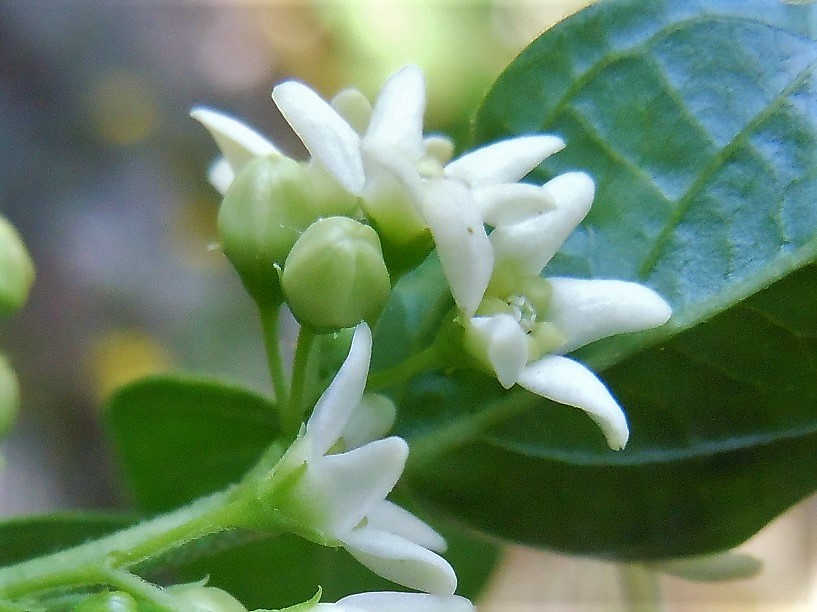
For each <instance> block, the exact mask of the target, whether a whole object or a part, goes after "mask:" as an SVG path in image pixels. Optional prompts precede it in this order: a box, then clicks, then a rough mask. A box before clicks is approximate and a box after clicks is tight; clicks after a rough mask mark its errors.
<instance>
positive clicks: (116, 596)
mask: <svg viewBox="0 0 817 612" xmlns="http://www.w3.org/2000/svg"><path fill="white" fill-rule="evenodd" d="M73 609H74V610H75V612H136V611H137V610H138V609H139V606H138V604H137V603H136V600H135V599H134V598H133V597H132V596H131V595H129V594H128V593H125V592H123V591H105V592H103V593H97V594H96V595H91V596H90V597H88V598H87V599H84V600H82V601H81V602H80V603H78V604H77V605H76V606H75V607H74V608H73Z"/></svg>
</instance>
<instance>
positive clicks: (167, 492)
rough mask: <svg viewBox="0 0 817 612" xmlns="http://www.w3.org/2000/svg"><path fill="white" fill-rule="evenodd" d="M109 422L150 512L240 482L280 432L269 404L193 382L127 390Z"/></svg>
mask: <svg viewBox="0 0 817 612" xmlns="http://www.w3.org/2000/svg"><path fill="white" fill-rule="evenodd" d="M105 416H106V417H107V421H108V425H109V428H110V431H111V434H112V436H113V441H114V446H115V448H116V451H117V454H118V456H119V463H120V467H121V470H122V474H123V477H124V479H125V481H126V484H127V485H128V486H129V488H130V489H131V491H132V492H133V494H134V495H135V497H136V501H137V503H138V504H139V506H140V508H141V509H142V510H144V511H147V512H150V513H154V512H162V511H167V510H171V509H173V508H176V507H177V506H180V505H182V504H185V503H187V502H190V501H192V500H194V499H196V498H198V497H201V496H202V495H206V494H207V493H212V492H214V491H218V490H220V489H223V488H224V487H225V486H227V485H229V484H231V483H233V482H236V481H238V480H239V479H240V478H241V477H242V476H243V475H244V474H245V472H246V471H247V470H249V468H250V467H252V465H253V464H254V463H255V462H256V460H257V459H258V458H259V457H260V455H261V453H262V452H263V451H264V450H265V449H266V448H267V447H268V446H269V445H270V444H271V443H272V442H273V441H274V440H275V438H276V437H277V436H278V433H279V431H278V421H277V416H276V413H275V406H274V405H273V403H272V402H271V401H270V400H269V399H267V398H265V397H262V396H260V395H256V394H255V393H252V392H250V391H246V390H244V389H240V388H237V387H229V386H225V385H223V384H221V383H217V382H213V381H206V380H195V379H190V378H179V377H150V378H145V379H143V380H140V381H137V382H135V383H132V384H130V385H128V386H126V387H123V388H122V389H120V390H119V391H117V393H115V394H114V395H113V396H112V397H111V399H110V401H109V404H108V407H107V410H106V413H105Z"/></svg>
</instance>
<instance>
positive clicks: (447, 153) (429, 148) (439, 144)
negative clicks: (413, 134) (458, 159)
mask: <svg viewBox="0 0 817 612" xmlns="http://www.w3.org/2000/svg"><path fill="white" fill-rule="evenodd" d="M423 148H424V149H425V152H426V155H430V156H431V157H433V158H434V159H436V160H437V161H438V162H440V163H441V164H443V165H445V164H447V163H448V161H449V160H450V159H451V156H452V155H454V143H453V142H452V140H451V139H450V138H448V137H447V136H437V135H434V136H426V137H425V138H423Z"/></svg>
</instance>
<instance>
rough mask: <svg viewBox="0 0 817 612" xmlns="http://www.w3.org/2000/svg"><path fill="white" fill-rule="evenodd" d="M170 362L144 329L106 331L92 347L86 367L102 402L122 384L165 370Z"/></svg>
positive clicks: (168, 356) (169, 365)
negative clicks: (87, 366) (141, 330)
mask: <svg viewBox="0 0 817 612" xmlns="http://www.w3.org/2000/svg"><path fill="white" fill-rule="evenodd" d="M172 364H173V360H172V359H171V357H170V355H169V354H168V353H167V351H165V349H164V348H163V347H162V346H161V345H160V344H159V343H158V342H156V341H155V340H153V339H152V338H150V337H149V336H147V335H146V334H145V333H143V332H140V331H136V330H118V331H112V332H108V333H107V334H105V335H104V336H102V337H101V338H99V340H97V341H96V343H95V344H94V346H93V347H92V349H91V357H90V362H89V369H90V372H91V380H92V381H93V385H94V388H93V392H94V395H95V396H96V397H97V399H98V400H99V401H100V402H101V401H102V400H104V399H105V398H107V397H108V396H109V395H110V394H111V393H112V392H113V391H115V390H116V389H118V388H119V387H121V386H122V385H124V384H126V383H129V382H132V381H134V380H137V379H139V378H143V377H144V376H148V375H150V374H158V373H160V372H165V371H167V370H169V369H170V368H171V366H172Z"/></svg>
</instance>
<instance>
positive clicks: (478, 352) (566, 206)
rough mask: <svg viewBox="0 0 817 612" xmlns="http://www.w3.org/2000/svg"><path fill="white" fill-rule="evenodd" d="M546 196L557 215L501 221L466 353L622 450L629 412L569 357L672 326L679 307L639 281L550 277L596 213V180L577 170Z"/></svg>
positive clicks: (466, 320)
mask: <svg viewBox="0 0 817 612" xmlns="http://www.w3.org/2000/svg"><path fill="white" fill-rule="evenodd" d="M540 189H542V190H543V192H544V193H546V194H547V197H548V198H549V199H550V200H551V202H552V203H553V208H552V209H551V210H549V211H543V212H542V213H541V214H534V215H528V214H526V213H523V214H521V217H520V218H519V219H517V220H516V221H515V222H513V221H512V222H510V223H501V222H500V221H501V220H497V221H494V224H495V225H496V227H495V229H494V230H493V232H491V235H490V238H489V240H490V243H491V246H492V249H493V259H494V266H493V271H492V275H491V280H490V283H489V285H488V289H487V290H486V292H485V295H484V296H483V298H482V301H481V302H480V305H479V307H478V308H477V311H476V315H475V316H473V317H469V316H464V317H462V322H463V324H464V326H465V338H466V340H465V342H466V346H467V347H468V348H469V349H470V351H471V352H472V353H473V354H474V355H475V356H476V357H477V358H478V359H480V360H481V361H482V362H483V363H484V364H485V365H486V366H487V367H489V368H491V369H492V370H493V371H494V373H495V374H496V376H497V379H498V380H499V382H500V383H501V384H502V385H503V386H504V387H505V388H510V387H511V386H513V385H514V384H519V385H520V386H521V387H523V388H525V389H528V390H529V391H531V392H533V393H535V394H537V395H540V396H542V397H546V398H548V399H552V400H554V401H556V402H559V403H562V404H567V405H570V406H575V407H577V408H581V409H582V410H584V411H586V412H587V413H588V414H589V415H590V417H591V418H593V419H594V420H595V421H596V422H597V423H598V425H599V426H600V427H601V429H602V431H603V432H604V435H605V437H606V438H607V443H608V444H609V445H610V447H611V448H613V449H621V448H623V447H624V445H625V444H626V443H627V438H628V437H629V431H628V427H627V420H626V418H625V416H624V413H623V411H622V409H621V407H620V406H619V405H618V403H617V402H616V400H615V399H614V398H613V397H612V395H611V394H610V392H609V391H608V390H607V388H606V387H605V386H604V384H603V383H602V382H601V381H600V380H599V379H598V378H597V377H596V375H595V374H594V373H593V372H591V371H590V370H589V369H588V368H586V367H585V366H584V365H582V364H580V363H578V362H577V361H574V360H572V359H569V358H567V357H564V356H563V354H564V353H568V352H570V351H572V350H574V349H577V348H579V347H580V346H584V345H585V344H588V343H590V342H593V341H595V340H598V339H600V338H605V337H607V336H611V335H614V334H620V333H624V332H632V331H639V330H644V329H650V328H652V327H657V326H659V325H662V324H663V323H665V322H666V321H667V320H668V319H669V317H670V315H671V309H670V307H669V305H668V304H667V303H666V302H665V301H664V300H663V299H662V298H661V297H660V296H659V295H658V294H656V293H655V292H654V291H652V290H651V289H649V288H647V287H645V286H643V285H640V284H638V283H632V282H624V281H617V280H585V279H573V278H556V277H550V278H548V277H545V278H542V277H541V273H542V271H543V270H544V268H545V266H546V265H547V264H548V262H549V261H550V259H551V258H552V257H553V256H554V255H555V254H556V251H557V250H558V249H559V248H560V247H561V245H562V243H563V242H564V241H565V240H566V239H567V237H568V236H569V235H570V233H571V232H572V231H573V230H574V229H575V228H576V226H577V225H578V224H579V223H580V222H581V221H582V219H583V218H584V217H585V215H586V214H587V212H588V211H589V210H590V205H591V204H592V202H593V195H594V190H595V187H594V184H593V181H592V179H591V178H590V177H589V176H587V175H586V174H584V173H580V172H570V173H566V174H562V175H560V176H557V177H556V178H554V179H552V180H551V181H549V182H548V183H546V184H545V185H543V186H542V187H541V188H540ZM512 208H513V207H512ZM511 214H516V213H515V212H514V213H511ZM463 310H465V308H463Z"/></svg>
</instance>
